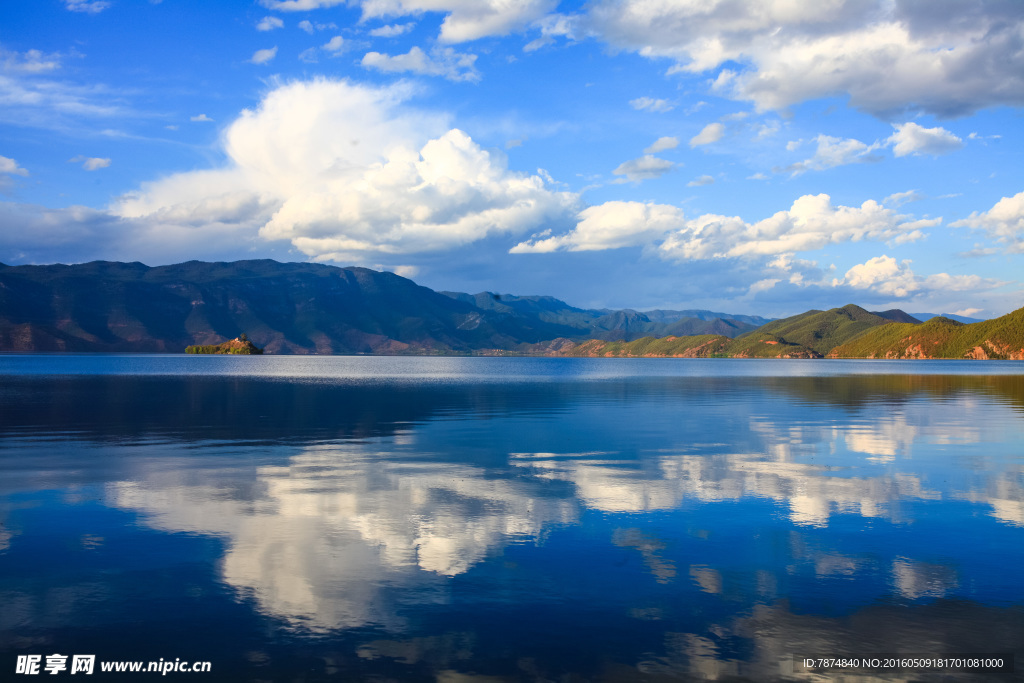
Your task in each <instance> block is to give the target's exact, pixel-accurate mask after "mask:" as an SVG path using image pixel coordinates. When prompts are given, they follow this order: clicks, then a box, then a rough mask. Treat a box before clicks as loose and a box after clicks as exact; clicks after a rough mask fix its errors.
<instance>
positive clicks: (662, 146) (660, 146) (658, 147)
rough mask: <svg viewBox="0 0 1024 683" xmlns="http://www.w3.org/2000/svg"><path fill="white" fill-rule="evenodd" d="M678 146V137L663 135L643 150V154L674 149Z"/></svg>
mask: <svg viewBox="0 0 1024 683" xmlns="http://www.w3.org/2000/svg"><path fill="white" fill-rule="evenodd" d="M678 146H679V138H671V137H663V138H658V139H657V140H655V141H654V144H652V145H651V146H650V147H648V148H647V149H645V150H644V154H657V153H658V152H664V151H665V150H668V149H675V148H676V147H678Z"/></svg>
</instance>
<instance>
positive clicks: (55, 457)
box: [0, 354, 1024, 681]
mask: <svg viewBox="0 0 1024 683" xmlns="http://www.w3.org/2000/svg"><path fill="white" fill-rule="evenodd" d="M0 406H2V413H0V434H2V436H0V600H2V602H0V604H2V605H3V609H2V610H0V667H2V668H0V671H4V672H5V674H10V673H11V672H12V671H13V667H14V661H15V659H16V656H17V655H19V654H26V653H36V654H43V655H47V654H51V653H52V652H61V653H95V654H97V657H98V658H99V659H109V660H116V659H126V660H150V659H153V660H155V659H159V658H160V657H163V658H165V659H168V658H175V657H180V658H182V659H188V660H209V661H211V662H212V665H213V670H214V672H215V674H214V675H213V677H212V678H210V677H209V676H201V675H197V674H192V675H190V676H179V677H185V678H193V679H198V678H208V679H209V680H214V679H215V680H282V681H284V680H288V681H318V680H332V679H338V680H424V681H427V680H444V681H456V680H461V681H474V680H480V681H485V680H487V681H490V680H516V681H518V680H651V681H656V680H709V679H710V680H820V677H818V678H816V677H815V674H812V673H809V672H806V671H802V670H800V669H799V667H797V668H794V665H793V661H794V657H798V658H799V657H803V656H814V655H824V654H835V655H843V654H848V655H864V654H870V653H893V652H901V653H910V654H915V655H924V654H933V655H934V654H944V653H947V654H948V653H1013V654H1016V656H1017V658H1018V660H1019V661H1020V665H1021V666H1024V660H1020V659H1019V658H1020V655H1021V654H1022V650H1021V644H1022V643H1024V587H1022V582H1021V580H1020V578H1019V573H1020V572H1019V567H1020V566H1022V565H1024V455H1022V450H1024V449H1022V447H1021V444H1022V443H1024V374H1022V370H1021V366H1020V364H1019V363H1012V362H995V361H991V362H985V363H978V362H960V361H933V362H926V361H911V362H892V361H849V362H847V361H831V360H830V361H778V360H769V361H756V360H747V361H744V360H707V361H701V360H682V359H680V360H675V359H664V360H659V359H637V360H625V359H547V358H494V359H490V358H386V357H316V358H308V357H307V358H295V357H291V358H288V357H230V356H226V357H225V356H192V357H186V356H143V355H124V356H114V355H84V354H83V355H33V356H13V355H12V356H0ZM1017 668H1018V669H1019V668H1020V666H1018V667H1017ZM151 676H152V674H151ZM1000 676H1001V677H1002V678H1009V679H1013V678H1014V677H1016V678H1018V679H1019V678H1020V674H1000V675H998V676H996V675H992V676H987V677H985V679H989V678H993V677H994V678H996V679H997V680H998V679H1000ZM171 677H172V678H173V677H174V676H173V675H172V676H171ZM878 677H879V678H882V679H887V678H888V679H892V680H905V679H906V678H908V677H912V678H914V679H915V680H932V679H934V680H948V677H947V678H943V677H942V676H940V675H937V674H936V675H934V676H931V675H928V674H922V673H918V674H917V675H916V677H915V676H909V674H907V673H906V672H904V673H902V674H896V673H891V674H878ZM966 677H967V675H965V674H958V675H957V678H958V679H961V678H966ZM19 678H21V677H19ZM96 678H97V677H94V678H93V680H95V679H96ZM981 679H982V678H981V677H979V680H981ZM26 680H27V679H26ZM111 680H124V676H123V675H122V676H121V677H116V676H112V677H111Z"/></svg>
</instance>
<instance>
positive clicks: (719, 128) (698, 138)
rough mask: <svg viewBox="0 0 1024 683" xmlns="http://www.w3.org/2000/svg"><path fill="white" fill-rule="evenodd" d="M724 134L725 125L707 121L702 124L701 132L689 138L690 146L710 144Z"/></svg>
mask: <svg viewBox="0 0 1024 683" xmlns="http://www.w3.org/2000/svg"><path fill="white" fill-rule="evenodd" d="M723 135H725V126H724V125H722V124H721V123H709V124H708V125H706V126H704V128H703V130H701V132H699V133H697V134H696V135H694V136H693V137H692V138H690V147H699V146H700V145H710V144H711V143H712V142H718V141H719V140H721V139H722V136H723Z"/></svg>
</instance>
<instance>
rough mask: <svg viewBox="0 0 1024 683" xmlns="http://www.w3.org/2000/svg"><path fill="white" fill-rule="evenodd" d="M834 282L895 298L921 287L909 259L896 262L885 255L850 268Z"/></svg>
mask: <svg viewBox="0 0 1024 683" xmlns="http://www.w3.org/2000/svg"><path fill="white" fill-rule="evenodd" d="M834 284H835V285H836V286H838V285H843V284H845V285H849V286H851V287H854V288H856V289H872V290H874V291H877V292H879V293H881V294H886V295H889V296H893V297H897V298H903V297H905V296H907V295H908V294H910V293H911V292H915V291H917V290H918V289H920V288H921V284H920V283H919V282H918V281H917V278H916V276H915V275H914V272H913V271H912V270H910V261H909V260H904V261H902V262H900V263H897V262H896V259H894V258H892V257H889V256H885V255H883V256H876V257H875V258H872V259H868V260H867V261H866V262H865V263H862V264H859V265H856V266H854V267H852V268H850V269H849V270H848V271H846V275H845V277H844V278H843V280H842V281H840V280H836V281H835V282H834Z"/></svg>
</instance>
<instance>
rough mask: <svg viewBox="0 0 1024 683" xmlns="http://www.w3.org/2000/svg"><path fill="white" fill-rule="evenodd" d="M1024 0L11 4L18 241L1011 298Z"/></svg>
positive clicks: (1000, 301) (500, 281)
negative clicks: (1022, 0)
mask: <svg viewBox="0 0 1024 683" xmlns="http://www.w3.org/2000/svg"><path fill="white" fill-rule="evenodd" d="M1022 45H1024V3H1020V2H1019V1H1018V0H990V1H985V0H976V1H968V0H895V1H893V0H829V1H827V2H826V1H816V2H809V1H808V2H802V1H801V0H700V1H698V0H677V1H672V0H593V1H592V2H558V0H518V1H515V0H254V1H249V2H244V1H238V2H227V1H225V2H216V3H213V2H199V1H196V0H161V1H155V0H150V1H145V0H33V1H32V2H24V1H18V2H5V3H3V5H2V6H0V262H3V263H7V264H12V265H14V264H24V263H54V262H63V263H75V262H84V261H90V260H95V259H106V260H118V261H142V262H143V263H147V264H149V265H160V264H167V263H176V262H181V261H186V260H191V259H199V260H236V259H244V258H275V259H278V260H281V261H318V262H323V263H331V264H336V265H343V266H344V265H360V266H367V267H371V268H376V269H384V270H392V271H395V272H397V273H399V274H401V275H406V276H408V277H411V278H413V279H414V280H416V281H417V282H419V283H420V284H423V285H426V286H429V287H432V288H434V289H449V290H458V291H469V292H477V291H482V290H490V291H497V292H503V293H514V294H550V295H553V296H557V297H559V298H562V299H564V300H566V301H568V302H569V303H571V304H574V305H577V306H597V307H601V306H607V307H614V308H623V307H631V308H637V309H645V308H655V307H660V308H711V309H714V310H723V311H728V312H732V313H753V314H759V315H766V316H783V315H792V314H795V313H799V312H802V311H804V310H807V309H809V308H830V307H833V306H841V305H844V304H846V303H857V304H860V305H863V306H865V307H867V308H870V309H872V310H877V309H882V308H891V307H899V308H903V309H904V310H908V311H928V312H948V313H960V314H964V315H974V316H977V317H991V316H995V315H1001V314H1004V313H1007V312H1009V311H1011V310H1014V309H1016V308H1019V307H1021V306H1022V305H1024V286H1022V283H1021V273H1022V272H1024V271H1022V268H1021V265H1022V262H1024V172H1022V164H1021V158H1022V155H1021V151H1022V135H1024V126H1022V125H1021V124H1022V116H1021V115H1022V109H1021V105H1022V104H1024V48H1022Z"/></svg>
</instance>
